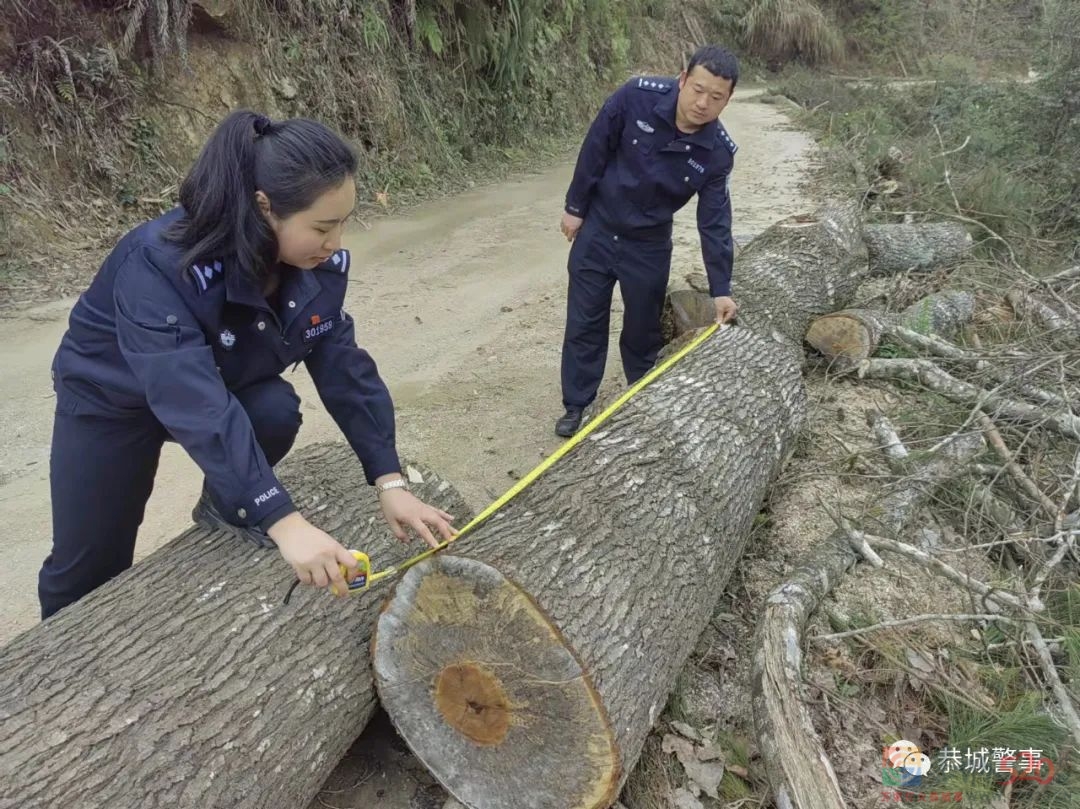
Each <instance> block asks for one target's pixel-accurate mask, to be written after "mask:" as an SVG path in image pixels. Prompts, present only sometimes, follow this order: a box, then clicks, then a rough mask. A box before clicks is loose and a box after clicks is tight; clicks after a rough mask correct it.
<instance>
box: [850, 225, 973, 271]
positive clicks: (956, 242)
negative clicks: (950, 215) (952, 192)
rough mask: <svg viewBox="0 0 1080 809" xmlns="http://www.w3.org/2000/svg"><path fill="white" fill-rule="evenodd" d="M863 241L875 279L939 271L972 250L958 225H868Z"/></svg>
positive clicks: (967, 235) (970, 242) (969, 236)
mask: <svg viewBox="0 0 1080 809" xmlns="http://www.w3.org/2000/svg"><path fill="white" fill-rule="evenodd" d="M863 238H864V239H865V240H866V246H867V248H868V249H869V251H870V271H871V272H872V273H873V274H874V275H889V274H891V273H895V272H903V271H904V270H912V269H914V270H928V269H932V268H934V267H939V266H941V265H943V264H949V263H951V262H953V261H958V260H959V259H961V258H963V257H964V256H966V255H968V254H969V253H970V252H971V250H972V247H973V246H974V244H973V242H972V240H971V234H969V233H968V232H967V230H966V229H965V228H964V226H963V225H961V224H959V223H957V222H924V223H919V224H910V225H908V224H897V225H867V226H866V227H865V228H863Z"/></svg>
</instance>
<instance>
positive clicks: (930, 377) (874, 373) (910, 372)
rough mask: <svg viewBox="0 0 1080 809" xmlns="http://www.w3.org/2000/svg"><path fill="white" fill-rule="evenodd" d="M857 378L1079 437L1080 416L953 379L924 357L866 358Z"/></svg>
mask: <svg viewBox="0 0 1080 809" xmlns="http://www.w3.org/2000/svg"><path fill="white" fill-rule="evenodd" d="M859 377H860V378H863V377H868V378H870V379H887V380H896V379H901V380H904V381H906V382H914V383H918V384H920V385H923V386H924V387H926V388H928V389H930V390H932V391H933V392H934V393H939V394H941V395H942V396H944V397H946V398H947V399H951V400H952V401H954V402H963V403H972V404H976V405H977V406H978V407H979V408H980V409H982V410H984V411H985V410H987V409H988V408H989V409H993V410H994V411H996V412H998V413H1001V414H1003V415H1005V416H1007V417H1009V418H1013V419H1016V420H1018V421H1023V422H1027V423H1029V424H1044V425H1047V426H1049V427H1052V428H1054V429H1055V430H1057V431H1058V432H1060V433H1063V434H1064V435H1067V436H1069V437H1070V438H1075V439H1077V440H1080V418H1077V417H1076V416H1074V415H1073V414H1072V413H1070V412H1068V411H1063V412H1057V413H1050V412H1047V411H1046V410H1044V409H1043V408H1040V407H1036V406H1035V405H1032V404H1028V403H1027V402H1019V401H1016V400H1015V399H1010V398H1008V397H1005V396H1002V395H1000V394H998V393H994V392H993V391H988V390H985V389H982V388H979V387H977V386H975V385H972V384H971V383H969V382H964V381H963V380H960V379H957V378H956V377H954V376H952V375H951V374H949V373H947V372H946V371H943V370H942V369H941V368H939V367H938V366H937V365H936V364H935V363H933V362H931V361H930V360H925V359H870V360H866V361H864V362H863V363H862V364H861V365H860V366H859Z"/></svg>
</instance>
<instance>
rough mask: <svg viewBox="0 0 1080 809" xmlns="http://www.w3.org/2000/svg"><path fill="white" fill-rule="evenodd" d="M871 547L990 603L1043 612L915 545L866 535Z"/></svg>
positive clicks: (1039, 608)
mask: <svg viewBox="0 0 1080 809" xmlns="http://www.w3.org/2000/svg"><path fill="white" fill-rule="evenodd" d="M864 536H865V539H866V541H867V542H868V543H870V547H871V548H874V549H875V550H886V551H892V552H893V553H896V554H899V555H900V556H904V557H906V558H908V559H912V560H914V561H916V562H920V563H921V564H922V565H924V566H925V567H928V568H930V569H931V570H932V571H934V572H935V573H938V574H940V575H941V576H944V577H945V578H946V579H948V580H949V581H952V582H955V583H956V584H959V585H961V586H962V587H966V588H967V589H968V590H970V591H971V592H973V593H975V594H976V595H978V596H980V597H981V598H983V599H985V600H988V601H995V602H997V603H998V604H1001V605H1003V606H1006V607H1012V608H1013V609H1014V610H1019V611H1021V612H1024V613H1026V612H1028V611H1029V610H1031V611H1034V612H1041V611H1042V609H1043V607H1042V605H1041V604H1039V605H1037V606H1038V609H1035V606H1036V605H1034V604H1031V605H1029V604H1027V603H1026V602H1025V601H1024V600H1023V599H1021V598H1020V597H1019V596H1017V595H1016V594H1014V593H1010V592H1008V591H1007V590H1001V589H998V588H995V587H991V586H990V585H988V584H986V583H985V582H981V581H979V580H978V579H976V578H975V577H974V576H969V575H968V574H967V573H961V572H960V571H959V570H957V569H956V568H954V567H952V566H951V565H948V564H946V563H945V562H942V561H941V560H940V559H938V558H937V557H935V556H932V555H931V554H929V553H927V552H926V551H924V550H922V549H921V548H916V547H915V546H914V545H909V544H908V543H906V542H900V541H898V540H895V539H889V538H887V537H879V536H872V535H869V534H866V535H864Z"/></svg>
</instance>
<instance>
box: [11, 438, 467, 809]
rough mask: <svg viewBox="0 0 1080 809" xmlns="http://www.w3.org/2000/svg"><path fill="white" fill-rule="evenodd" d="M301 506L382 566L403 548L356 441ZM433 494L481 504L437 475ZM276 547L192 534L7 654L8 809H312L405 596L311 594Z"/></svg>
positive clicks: (294, 483)
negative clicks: (386, 599) (384, 606)
mask: <svg viewBox="0 0 1080 809" xmlns="http://www.w3.org/2000/svg"><path fill="white" fill-rule="evenodd" d="M279 471H280V473H281V475H282V478H283V480H284V481H285V483H286V485H289V488H290V492H291V494H292V496H293V498H294V500H295V502H296V503H297V507H298V508H299V509H300V510H301V511H302V512H303V513H305V514H306V515H308V516H309V517H310V518H311V519H312V520H313V521H314V522H316V523H317V524H318V525H319V526H320V527H322V528H324V529H325V530H326V531H328V532H329V533H330V534H331V535H333V536H334V537H336V538H337V539H338V540H339V541H340V542H342V543H343V544H345V545H346V547H355V548H357V549H363V550H365V551H366V552H368V553H369V554H372V555H373V562H375V563H376V564H377V565H378V566H385V565H386V564H387V563H390V562H393V561H397V560H400V559H403V558H405V557H406V556H407V555H408V554H409V553H410V552H412V553H415V552H417V551H418V550H419V547H418V546H414V547H406V546H404V545H402V544H401V543H399V542H397V540H395V539H394V538H393V536H392V535H391V534H390V531H389V528H388V527H387V526H386V524H385V522H383V520H382V518H381V516H380V514H379V510H378V503H377V499H376V498H375V497H374V495H372V494H370V493H369V492H370V489H369V487H367V485H366V483H365V481H364V479H363V472H362V469H361V467H360V464H359V463H358V462H357V460H356V457H355V455H354V454H353V453H352V452H351V451H350V450H349V448H348V447H347V446H346V445H345V444H343V443H342V444H321V445H313V446H309V447H306V448H304V449H302V450H300V451H298V452H297V453H296V455H295V456H294V457H292V458H290V459H289V460H287V461H286V462H285V463H283V464H282V465H281V467H280V470H279ZM422 474H423V477H424V481H423V482H422V483H416V484H414V487H413V488H414V490H415V491H417V493H418V496H420V497H421V498H423V499H425V500H427V501H428V502H431V503H436V504H438V505H439V506H440V507H442V508H444V509H446V510H448V511H450V512H451V513H453V514H454V515H455V517H458V518H459V519H461V518H462V517H465V516H467V515H466V514H465V511H466V509H465V504H464V501H463V500H462V499H461V497H460V495H458V494H457V492H456V491H455V490H453V489H452V488H451V487H450V486H449V485H448V484H446V483H445V482H443V481H442V480H440V479H439V478H438V476H436V475H434V474H432V473H430V472H427V471H423V472H422ZM293 580H294V576H293V573H292V570H291V568H289V566H288V565H287V564H286V563H285V562H284V561H283V560H282V559H281V557H280V555H279V554H278V553H277V551H276V550H273V549H271V550H262V549H256V548H255V547H254V546H252V545H250V544H247V543H244V542H243V541H241V540H238V539H235V538H234V537H232V536H229V535H226V534H224V533H221V532H210V531H206V530H203V529H200V528H192V529H190V530H188V531H186V532H184V533H183V534H181V535H180V536H178V537H177V538H176V539H174V540H173V541H172V542H170V543H169V544H168V545H166V546H165V547H163V548H161V549H160V550H158V551H157V552H155V553H153V554H152V555H150V556H149V557H148V558H147V559H145V560H143V561H141V562H139V563H138V564H136V565H135V566H134V567H132V568H131V569H129V570H128V571H126V572H125V573H123V574H122V575H120V576H118V577H117V578H116V579H113V580H112V581H111V582H109V583H108V584H105V585H104V586H102V587H100V588H99V589H97V590H95V591H94V592H92V593H91V594H89V595H88V596H86V597H85V598H83V599H82V600H80V601H78V602H76V603H75V604H73V605H71V606H70V607H67V608H66V609H64V610H62V611H60V612H59V613H57V614H56V615H55V616H53V617H52V618H50V619H49V620H47V621H45V622H43V623H41V624H38V625H37V626H35V627H34V628H32V629H30V630H28V631H26V632H24V633H23V634H22V635H19V636H18V637H16V638H15V639H14V640H12V641H11V642H10V643H9V644H7V645H6V646H5V647H3V648H2V649H0V681H3V682H4V689H3V691H2V692H0V721H2V727H0V733H2V735H3V738H4V741H5V744H4V745H3V748H2V749H0V783H2V784H3V788H2V790H0V807H3V808H4V809H16V808H17V809H37V808H38V807H40V808H41V809H55V808H56V807H67V809H91V807H93V808H94V809H96V808H97V807H100V808H101V809H116V807H136V806H137V807H140V809H154V808H155V807H168V808H169V809H187V808H188V807H190V809H206V808H207V807H226V806H227V807H230V809H233V808H235V809H243V808H244V807H253V808H254V807H260V809H261V807H267V806H306V805H307V803H308V802H309V801H310V800H312V799H313V798H314V796H315V794H316V793H317V792H318V790H319V788H320V787H321V785H322V784H323V782H324V781H325V779H326V777H327V775H328V774H329V773H330V772H331V771H332V770H333V768H334V767H335V766H336V765H337V763H338V762H339V761H340V760H341V758H342V756H343V755H344V754H345V752H346V750H347V749H348V747H349V745H350V744H351V743H352V741H353V740H354V739H355V738H356V737H357V736H358V735H359V734H360V731H361V730H363V728H364V726H365V725H366V724H367V721H368V718H369V717H370V716H371V714H372V712H373V710H374V708H375V704H376V703H375V692H374V688H373V684H372V676H371V664H370V661H369V659H368V653H367V643H368V639H369V638H370V634H371V629H372V627H373V626H374V621H375V616H376V614H377V612H378V610H379V605H380V602H381V600H382V598H383V596H385V595H386V593H387V591H385V590H384V591H380V590H379V589H373V590H371V591H369V592H367V593H363V594H359V595H354V596H351V597H350V598H349V599H347V600H343V601H339V600H336V599H334V598H333V597H331V596H329V595H327V594H325V593H323V592H319V593H316V592H315V591H312V590H311V589H309V588H306V587H303V586H301V587H299V588H297V590H296V591H295V592H294V593H293V595H292V598H291V600H290V603H289V604H288V605H284V604H283V603H282V599H283V597H284V595H285V593H286V591H287V589H288V587H289V585H290V583H291V582H292V581H293Z"/></svg>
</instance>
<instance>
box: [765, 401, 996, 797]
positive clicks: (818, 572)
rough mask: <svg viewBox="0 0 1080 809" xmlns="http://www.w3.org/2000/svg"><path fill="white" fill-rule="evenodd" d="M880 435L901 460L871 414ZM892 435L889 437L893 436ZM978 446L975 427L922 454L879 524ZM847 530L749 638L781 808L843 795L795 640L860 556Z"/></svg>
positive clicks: (906, 517) (892, 527) (894, 526)
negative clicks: (808, 695) (813, 711)
mask: <svg viewBox="0 0 1080 809" xmlns="http://www.w3.org/2000/svg"><path fill="white" fill-rule="evenodd" d="M871 421H872V422H876V424H877V425H878V426H877V429H876V430H875V432H877V433H879V434H880V435H883V436H886V440H884V441H882V443H883V444H885V445H886V446H888V447H889V450H888V453H887V457H889V458H890V463H897V464H902V463H903V458H906V456H907V450H906V448H904V447H903V445H902V444H901V443H900V441H899V438H897V437H896V436H895V430H893V429H892V427H891V425H889V424H888V421H887V420H886V419H884V417H880V418H877V419H875V418H873V417H871ZM893 439H895V442H894V440H893ZM982 447H983V441H982V438H981V436H979V435H978V434H975V433H963V434H956V435H953V436H952V437H951V439H950V440H948V441H946V442H944V443H943V445H942V446H941V449H940V450H939V451H938V452H936V453H932V454H931V455H930V456H929V457H928V458H926V459H925V460H924V461H923V463H922V464H920V465H919V467H918V468H917V469H915V470H914V472H913V474H912V475H911V476H910V477H908V478H905V479H904V480H903V481H901V483H900V485H899V486H898V487H896V488H894V489H893V490H892V491H890V492H888V493H887V494H886V496H885V497H884V498H883V499H882V501H881V504H880V506H881V508H880V512H881V517H880V518H879V519H878V521H879V523H880V524H881V525H882V527H883V528H885V529H886V530H889V531H891V532H896V533H899V532H900V531H902V530H903V529H904V527H905V526H906V525H907V524H908V523H909V522H910V520H911V519H912V518H913V517H914V515H915V513H916V511H917V510H918V508H919V507H920V506H921V505H922V504H923V503H924V502H926V500H927V499H928V498H929V496H930V495H931V493H932V492H933V490H934V489H935V488H936V486H938V485H940V484H941V482H943V481H944V480H946V479H948V478H949V477H951V476H952V475H954V474H955V473H956V471H957V470H958V469H960V468H962V467H963V466H964V465H965V464H966V463H967V462H968V461H969V460H970V459H971V458H973V457H974V456H975V455H976V454H977V453H978V452H979V451H980V450H981V448H982ZM850 542H851V539H850V537H849V533H848V531H847V530H846V529H844V528H842V527H840V528H838V529H837V530H836V531H834V532H833V533H832V534H830V535H829V537H828V538H827V539H825V541H824V542H822V543H820V544H819V545H818V546H817V547H816V548H815V549H814V550H813V552H811V553H810V554H809V555H808V556H807V558H806V559H805V560H804V561H803V562H802V563H801V564H800V566H799V567H798V569H797V570H796V571H795V572H794V573H793V574H792V576H791V577H790V578H789V579H788V580H787V581H786V582H784V583H783V584H782V585H780V586H779V587H777V588H776V589H775V590H773V591H772V593H770V594H769V597H768V599H766V603H765V610H764V612H763V614H762V617H761V619H760V621H759V622H758V627H757V634H756V637H755V642H754V650H755V651H754V663H753V670H752V674H751V677H752V680H751V682H752V687H753V706H754V724H755V727H756V730H757V735H758V740H759V744H760V746H761V753H762V758H763V759H764V762H765V769H766V772H767V774H768V776H769V781H770V784H771V785H772V789H773V796H774V799H775V801H776V804H777V806H778V807H780V808H781V809H843V807H845V806H846V805H847V802H846V800H845V798H844V796H843V794H842V793H841V792H840V788H839V785H838V784H837V781H836V776H835V773H834V772H833V769H832V765H831V764H830V762H829V759H828V757H827V756H826V755H825V754H824V753H818V754H816V755H815V754H813V753H812V752H811V751H814V750H818V751H820V750H822V747H823V746H822V743H821V740H820V739H819V738H818V735H817V731H816V730H815V729H814V724H813V718H812V717H811V716H810V712H809V710H808V708H807V705H806V700H805V697H804V694H805V684H804V682H803V679H802V644H801V639H802V635H803V632H804V631H805V628H806V624H807V621H809V619H810V616H811V615H812V614H813V613H814V612H815V611H816V610H817V608H818V605H819V604H820V603H821V601H822V599H823V598H824V597H825V596H826V595H827V594H828V593H829V592H830V591H831V590H832V588H833V587H834V586H835V585H836V584H837V583H838V582H839V581H840V579H841V578H842V577H843V575H844V572H845V571H846V570H847V569H848V568H849V567H851V565H853V564H854V563H855V562H856V561H857V559H858V556H857V554H856V552H855V550H853V548H852V547H851V545H850Z"/></svg>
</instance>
